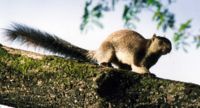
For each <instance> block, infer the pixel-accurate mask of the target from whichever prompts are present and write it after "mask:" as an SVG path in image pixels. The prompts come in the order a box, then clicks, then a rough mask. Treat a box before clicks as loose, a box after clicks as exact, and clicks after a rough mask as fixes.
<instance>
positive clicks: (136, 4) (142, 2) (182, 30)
mask: <svg viewBox="0 0 200 108" xmlns="http://www.w3.org/2000/svg"><path fill="white" fill-rule="evenodd" d="M119 3H123V5H124V7H123V14H122V21H123V23H124V26H125V27H126V28H134V27H135V22H134V21H138V20H139V19H140V18H139V17H138V15H139V14H140V13H141V12H142V11H145V10H146V11H150V12H152V14H153V17H152V20H153V21H154V22H155V23H156V25H157V29H162V31H163V32H166V31H167V30H169V29H171V30H172V31H173V32H174V36H173V42H174V43H175V47H176V49H179V48H181V49H183V50H184V51H187V48H186V46H188V45H189V43H188V39H189V38H188V37H189V35H188V34H187V33H188V29H189V28H190V26H191V21H192V20H191V19H190V20H188V21H186V22H185V23H183V24H181V25H180V26H179V27H176V25H177V24H176V18H175V14H174V13H172V12H171V11H170V10H169V6H170V5H171V4H173V3H175V0H166V1H159V0H98V1H94V0H86V1H85V8H84V14H83V17H82V23H81V25H80V29H81V31H83V30H86V29H88V28H90V27H92V25H93V24H94V25H96V26H98V27H100V28H103V24H102V23H101V22H100V19H102V18H103V16H104V14H105V13H106V12H110V11H114V10H115V6H116V5H117V4H119ZM192 40H194V41H193V42H194V43H195V44H196V46H197V48H199V47H200V38H199V37H198V36H194V37H192Z"/></svg>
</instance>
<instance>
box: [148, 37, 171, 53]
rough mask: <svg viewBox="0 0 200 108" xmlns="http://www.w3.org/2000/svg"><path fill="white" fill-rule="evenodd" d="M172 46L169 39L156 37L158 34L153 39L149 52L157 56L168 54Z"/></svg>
mask: <svg viewBox="0 0 200 108" xmlns="http://www.w3.org/2000/svg"><path fill="white" fill-rule="evenodd" d="M171 49H172V45H171V42H170V40H169V39H167V38H165V37H161V36H156V34H154V35H153V37H152V38H151V44H150V46H149V50H150V51H151V52H152V53H157V54H161V55H164V54H167V53H169V52H170V51H171Z"/></svg>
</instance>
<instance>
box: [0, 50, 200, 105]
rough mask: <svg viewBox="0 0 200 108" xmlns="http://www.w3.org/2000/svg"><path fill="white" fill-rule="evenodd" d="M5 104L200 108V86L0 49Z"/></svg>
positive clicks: (1, 100) (0, 96)
mask: <svg viewBox="0 0 200 108" xmlns="http://www.w3.org/2000/svg"><path fill="white" fill-rule="evenodd" d="M0 70H1V71H0V104H4V105H9V106H14V107H67V108H78V107H83V108H110V107H119V108H122V107H129V108H132V107H170V106H172V107H175V106H176V107H191V106H200V86H198V85H195V84H189V83H183V82H178V81H171V80H166V79H161V78H157V77H155V75H152V74H145V75H139V74H136V73H133V72H130V71H125V70H117V69H111V68H105V67H99V66H97V65H94V64H90V63H85V62H80V61H76V60H66V59H64V58H61V57H56V56H44V55H40V54H35V53H31V52H27V51H22V50H17V49H12V48H8V47H5V46H1V47H0Z"/></svg>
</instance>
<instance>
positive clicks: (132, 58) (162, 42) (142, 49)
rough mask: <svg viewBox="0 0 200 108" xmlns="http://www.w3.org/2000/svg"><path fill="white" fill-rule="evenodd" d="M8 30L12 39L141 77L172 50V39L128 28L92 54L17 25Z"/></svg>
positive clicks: (110, 37)
mask: <svg viewBox="0 0 200 108" xmlns="http://www.w3.org/2000/svg"><path fill="white" fill-rule="evenodd" d="M5 30H6V36H8V37H9V39H12V40H15V39H16V38H20V39H21V41H22V42H28V43H31V44H33V45H36V46H41V47H44V48H46V49H47V50H50V51H52V52H54V53H59V54H61V55H64V56H65V57H71V58H72V59H78V60H83V61H90V62H94V61H96V62H97V63H98V64H100V65H103V66H109V67H112V66H113V65H114V66H117V67H118V68H122V69H127V70H132V71H133V72H136V73H139V74H144V73H149V72H150V71H149V69H150V68H151V67H152V66H153V65H154V64H155V63H156V62H157V61H158V59H159V58H160V57H161V55H165V54H167V53H169V52H170V51H171V49H172V45H171V42H170V40H168V39H167V38H165V37H161V36H156V35H155V34H154V35H153V37H152V38H151V39H145V38H144V37H143V36H142V35H141V34H139V33H137V32H136V31H133V30H129V29H125V30H119V31H116V32H114V33H112V34H110V35H109V36H108V37H107V38H106V39H105V40H104V41H103V42H102V44H101V45H100V47H99V48H98V49H97V50H91V51H89V50H86V49H83V48H80V47H77V46H75V45H73V44H71V43H69V42H67V41H64V40H62V39H60V38H58V37H57V36H55V35H51V34H49V33H47V32H42V31H40V30H36V29H33V28H30V27H28V26H26V25H21V24H17V23H14V24H13V25H12V29H5Z"/></svg>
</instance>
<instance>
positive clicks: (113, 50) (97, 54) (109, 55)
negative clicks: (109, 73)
mask: <svg viewBox="0 0 200 108" xmlns="http://www.w3.org/2000/svg"><path fill="white" fill-rule="evenodd" d="M170 51H171V42H170V41H169V40H168V39H167V38H164V37H159V36H156V35H155V34H154V35H153V37H152V38H151V39H145V38H144V37H143V36H142V35H140V34H139V33H137V32H135V31H132V30H120V31H117V32H114V33H112V34H111V35H110V36H108V37H107V39H106V40H105V41H104V42H103V43H102V44H101V46H100V47H99V48H98V49H97V50H96V51H90V52H89V56H90V57H92V58H93V59H95V60H97V62H98V63H99V64H101V65H107V66H111V64H113V65H115V66H117V67H119V68H124V67H126V68H129V69H130V67H131V68H132V71H135V72H137V73H147V72H149V69H150V67H151V66H153V65H154V64H155V63H156V62H157V61H158V59H159V57H160V56H161V55H165V54H167V53H169V52H170Z"/></svg>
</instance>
